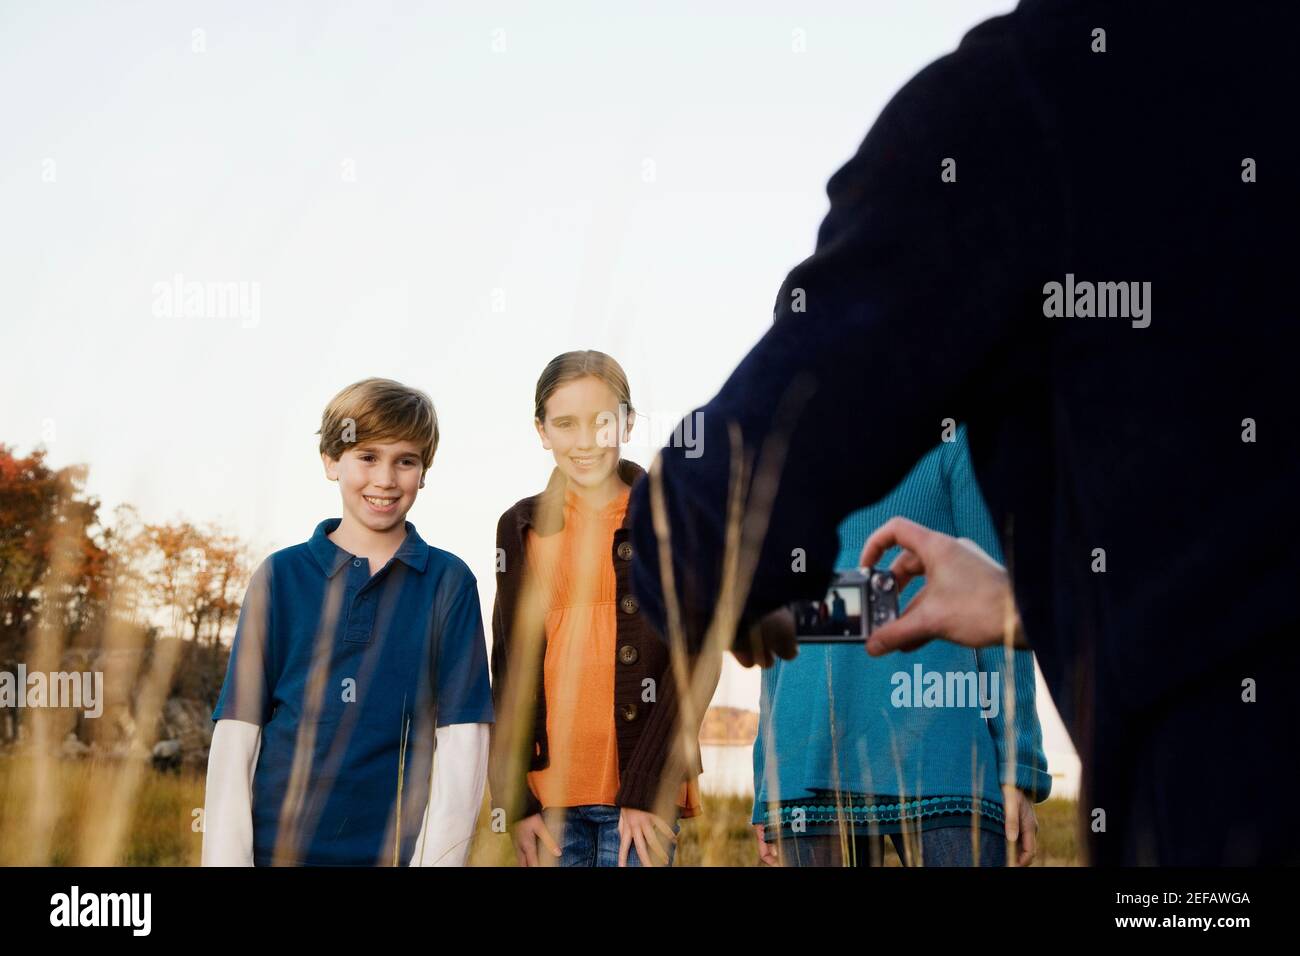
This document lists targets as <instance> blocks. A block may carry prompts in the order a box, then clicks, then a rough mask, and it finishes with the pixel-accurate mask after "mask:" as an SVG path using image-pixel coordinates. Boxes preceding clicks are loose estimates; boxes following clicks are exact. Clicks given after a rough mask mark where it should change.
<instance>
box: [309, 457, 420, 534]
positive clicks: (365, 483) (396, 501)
mask: <svg viewBox="0 0 1300 956" xmlns="http://www.w3.org/2000/svg"><path fill="white" fill-rule="evenodd" d="M321 461H322V462H323V463H324V465H325V476H326V477H327V478H329V479H331V480H333V481H337V482H338V483H339V493H340V495H342V497H343V514H344V518H345V519H351V521H353V522H355V523H356V524H357V525H359V526H360V527H362V528H365V529H367V530H369V531H374V532H383V531H391V530H392V529H393V528H394V527H401V526H402V522H403V521H405V520H406V513H407V512H408V511H410V510H411V506H412V505H413V504H415V496H416V495H417V494H418V493H419V490H420V488H421V487H422V486H423V485H424V462H423V461H422V460H421V458H420V450H419V448H417V447H416V445H415V443H414V442H409V441H395V442H377V441H367V442H361V443H359V444H357V446H356V447H355V448H349V449H348V450H347V451H345V452H344V453H343V456H342V457H341V458H339V459H337V460H335V459H333V458H330V457H329V455H321Z"/></svg>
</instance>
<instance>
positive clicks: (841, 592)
mask: <svg viewBox="0 0 1300 956" xmlns="http://www.w3.org/2000/svg"><path fill="white" fill-rule="evenodd" d="M791 610H792V611H793V613H794V623H795V636H796V637H862V636H864V631H863V630H862V588H861V587H857V586H854V585H847V586H846V585H832V586H831V587H830V588H829V589H828V590H827V591H826V596H825V597H824V598H822V599H821V600H820V601H795V602H794V603H793V604H792V605H791Z"/></svg>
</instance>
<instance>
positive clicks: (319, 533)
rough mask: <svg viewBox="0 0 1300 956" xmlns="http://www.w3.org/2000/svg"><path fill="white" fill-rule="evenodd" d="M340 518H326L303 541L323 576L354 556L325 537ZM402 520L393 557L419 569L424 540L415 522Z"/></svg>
mask: <svg viewBox="0 0 1300 956" xmlns="http://www.w3.org/2000/svg"><path fill="white" fill-rule="evenodd" d="M342 520H343V519H341V518H326V519H325V520H324V521H322V522H321V523H320V524H318V525H317V526H316V531H315V532H314V533H313V534H312V536H311V540H310V541H308V542H307V547H308V548H310V549H311V554H312V557H314V558H315V559H316V563H317V564H319V565H320V568H321V570H322V571H324V572H325V576H326V577H329V578H332V577H334V575H336V574H338V573H339V569H340V568H342V567H343V566H344V565H345V564H347V563H348V562H349V561H351V560H352V559H353V558H354V557H355V555H352V554H349V553H348V552H346V551H344V550H343V549H342V548H340V547H339V546H338V545H337V544H335V543H334V542H333V541H331V540H330V539H329V535H330V534H332V533H333V532H334V530H335V529H336V528H337V527H338V526H339V524H340V523H341V522H342ZM403 523H404V524H405V525H406V537H405V538H403V539H402V544H401V546H400V547H399V548H398V549H397V552H396V553H395V554H394V555H393V557H394V558H396V559H397V560H398V561H401V562H402V563H403V564H405V565H406V566H407V567H409V568H411V570H413V571H420V572H423V571H424V569H425V568H427V567H428V566H429V546H428V545H427V544H425V541H424V539H423V538H421V537H420V534H419V532H418V531H416V530H415V525H413V524H411V522H409V521H406V522H403Z"/></svg>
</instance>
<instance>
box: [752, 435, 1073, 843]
mask: <svg viewBox="0 0 1300 956" xmlns="http://www.w3.org/2000/svg"><path fill="white" fill-rule="evenodd" d="M953 438H954V440H953V441H950V442H941V443H940V444H939V445H938V446H937V447H936V448H934V449H933V450H932V451H930V452H929V453H928V454H927V455H926V456H925V457H924V458H922V459H921V461H920V462H918V463H917V465H916V466H915V467H914V468H913V469H912V471H911V472H910V473H909V474H908V475H907V477H906V478H904V479H903V481H902V482H901V483H900V484H899V486H898V487H897V488H895V489H894V490H893V491H892V492H891V493H890V494H889V495H887V496H886V497H885V498H884V499H882V500H881V501H879V502H877V503H876V504H874V505H872V506H870V507H867V508H863V509H861V510H859V511H857V512H854V513H853V514H851V515H849V516H848V517H847V518H846V519H845V520H844V521H843V522H842V523H841V524H840V527H839V535H840V554H839V557H838V559H837V561H836V567H837V568H838V569H841V570H845V569H850V568H854V567H856V566H857V564H858V557H859V555H860V554H861V553H862V548H863V543H864V542H865V540H866V538H867V536H868V535H869V534H870V533H871V532H872V531H874V530H875V529H876V528H877V527H878V526H880V525H882V524H884V523H885V522H886V521H887V520H888V519H889V518H892V517H894V516H895V515H902V516H904V517H907V518H910V519H912V520H914V521H916V522H918V523H920V524H922V525H925V526H926V527H929V528H933V529H935V530H938V531H943V532H946V533H949V534H953V535H957V536H961V537H967V538H971V539H973V540H974V541H975V542H976V543H977V544H979V545H980V546H981V547H982V548H983V549H984V550H985V551H987V552H988V553H989V554H990V555H992V556H993V557H994V558H995V559H999V560H1000V552H999V550H998V544H997V539H996V536H995V535H994V531H993V526H992V521H991V519H990V517H989V514H988V510H987V508H986V507H985V505H984V501H983V498H982V497H981V496H980V492H979V487H978V485H977V484H976V482H975V476H974V473H973V472H972V470H971V464H970V453H969V451H968V449H967V445H966V435H965V427H964V426H963V427H961V428H959V429H957V431H956V432H955V433H954V435H953ZM895 553H896V552H890V553H888V554H886V555H885V556H884V558H883V559H882V560H881V561H879V562H877V564H878V565H879V566H882V567H888V566H889V563H890V561H891V560H892V558H893V556H894V554H895ZM923 585H924V580H923V579H920V578H918V579H916V580H914V581H912V582H911V583H910V584H909V585H908V586H907V587H906V588H905V589H904V591H903V593H902V594H901V595H900V602H899V604H900V606H899V610H900V612H901V611H902V609H903V608H904V607H906V605H907V602H908V600H910V599H911V598H912V596H913V595H915V593H916V592H917V591H918V590H920V588H921V587H922V586H923ZM918 666H919V670H918ZM931 675H938V677H937V678H936V677H932V676H931ZM762 679H763V685H762V695H761V698H760V706H759V730H758V737H757V739H756V740H755V741H754V793H755V798H754V812H753V816H752V823H753V825H754V831H755V835H756V837H757V841H758V849H759V856H760V858H761V859H762V860H763V861H764V862H765V863H769V864H776V863H784V864H786V865H794V866H833V865H879V864H880V862H881V860H882V858H883V848H884V837H885V836H888V837H889V838H890V839H891V841H892V842H893V844H894V847H895V849H896V850H897V851H898V855H899V857H900V858H901V859H902V860H903V862H904V863H905V864H908V865H922V864H924V865H927V866H936V865H939V866H972V865H978V866H1002V865H1005V864H1006V862H1007V858H1006V842H1005V840H1006V839H1010V840H1011V842H1013V843H1017V844H1018V845H1019V852H1018V854H1017V858H1016V862H1017V863H1018V864H1019V865H1025V864H1027V863H1028V862H1030V860H1031V859H1032V858H1033V853H1034V846H1035V834H1036V830H1037V821H1036V818H1035V816H1034V811H1033V803H1034V802H1036V801H1041V800H1044V799H1046V798H1047V795H1048V793H1049V792H1050V790H1051V782H1052V781H1051V777H1050V776H1049V774H1048V773H1047V760H1046V757H1045V756H1044V754H1043V748H1042V730H1041V728H1040V726H1039V723H1038V716H1037V712H1036V710H1035V707H1034V664H1033V656H1032V653H1031V652H1029V651H1027V650H1018V651H1015V652H1013V655H1012V661H1011V665H1010V666H1008V665H1007V660H1006V652H1005V651H1004V650H1003V649H1002V648H1000V647H997V648H989V649H985V650H978V651H976V650H972V649H970V648H967V647H960V646H958V645H955V644H951V643H948V642H946V641H933V642H930V643H929V644H927V645H925V646H924V647H922V648H920V649H918V650H916V651H913V652H911V653H903V654H894V655H890V656H888V657H884V658H876V657H868V656H867V655H866V654H865V653H864V651H863V648H862V645H861V644H859V643H853V644H804V645H802V646H801V647H800V649H799V654H798V656H797V657H795V658H794V659H793V660H790V661H780V660H779V661H777V663H776V665H775V666H774V667H772V668H770V669H768V670H766V671H764V673H763V678H762ZM940 682H941V683H940ZM956 688H960V689H961V691H962V693H961V694H954V693H952V691H951V690H949V689H956ZM972 689H973V690H975V691H976V692H975V693H973V694H968V693H966V691H968V690H972Z"/></svg>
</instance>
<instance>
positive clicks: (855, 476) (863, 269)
mask: <svg viewBox="0 0 1300 956" xmlns="http://www.w3.org/2000/svg"><path fill="white" fill-rule="evenodd" d="M1013 17H1014V15H1009V16H1007V17H1000V18H997V19H995V20H991V21H989V22H987V23H985V24H982V25H981V26H979V27H977V28H976V29H975V30H973V31H971V33H969V34H968V35H967V36H966V37H965V38H964V40H963V42H962V44H961V45H960V47H959V48H958V49H957V50H956V51H954V52H953V53H952V54H950V55H948V56H946V57H944V58H942V59H941V60H939V61H937V62H936V63H934V64H931V65H930V66H929V67H927V68H926V69H925V70H923V71H922V72H921V73H920V74H918V75H917V76H916V77H915V78H913V80H911V81H910V82H909V83H908V84H907V85H906V86H905V87H904V88H903V89H902V90H901V91H900V92H899V93H898V94H897V95H896V96H895V97H894V98H893V100H892V101H891V102H890V103H889V105H888V106H887V107H886V108H885V110H884V112H883V113H882V114H881V115H880V117H879V119H878V120H877V122H876V123H875V125H874V126H873V128H872V129H871V131H870V132H869V133H868V135H867V137H866V139H865V140H864V141H863V143H862V145H861V147H860V148H859V150H858V152H857V154H856V155H855V156H854V157H853V158H852V159H851V160H850V161H849V162H848V163H847V164H846V165H845V166H844V167H843V168H842V169H840V170H839V171H838V172H837V173H836V174H835V175H834V176H833V177H832V178H831V180H830V183H829V185H828V187H827V193H828V196H829V198H830V212H829V213H828V214H827V216H826V218H825V220H824V221H823V223H822V226H821V229H820V230H819V233H818V237H817V247H816V252H815V254H814V255H813V256H812V257H810V258H809V259H807V260H805V261H804V262H803V263H801V264H800V265H799V266H797V267H796V268H795V269H794V270H793V271H792V272H791V273H790V275H789V277H788V278H787V279H786V281H785V283H784V284H783V286H782V288H781V290H780V293H779V295H778V298H777V315H776V321H775V322H774V324H773V326H772V327H771V329H770V330H769V331H768V332H767V334H766V335H764V336H763V337H762V339H760V340H759V342H758V343H757V344H756V345H755V346H754V347H753V348H752V349H751V350H750V352H749V354H748V355H746V356H745V357H744V359H743V361H741V363H740V365H739V367H738V368H737V369H736V370H735V371H734V372H733V373H732V375H731V377H730V378H729V379H728V380H727V382H726V383H725V384H724V385H723V387H722V390H721V391H720V392H719V393H718V394H717V395H716V396H715V397H714V398H713V400H712V401H710V402H709V403H708V404H707V405H705V406H704V407H703V408H702V409H699V410H698V411H699V413H700V416H699V417H698V418H696V419H695V422H696V431H697V433H698V432H699V431H700V430H701V429H702V434H703V438H704V442H703V448H702V453H699V449H698V447H697V448H695V449H689V448H685V447H674V446H673V445H672V444H671V443H670V445H669V446H668V447H666V448H664V449H663V450H662V451H661V453H660V456H659V459H658V461H657V463H656V466H655V468H656V470H657V471H658V477H659V479H661V480H662V488H663V492H664V497H665V503H666V509H667V513H668V518H669V521H668V532H669V539H670V541H669V543H670V546H671V549H672V551H671V553H672V563H673V572H674V575H673V576H674V581H675V589H676V592H677V595H678V598H679V603H680V606H681V611H682V614H683V623H684V625H685V632H686V633H685V636H686V638H687V641H688V646H690V647H691V648H693V649H694V648H697V647H698V645H699V643H700V641H701V639H702V636H703V634H704V631H705V628H706V627H707V625H708V622H709V620H710V616H711V614H712V613H713V610H714V607H715V605H716V602H717V598H718V595H719V593H720V592H721V591H722V587H723V583H724V582H723V580H722V578H723V549H724V541H725V537H726V525H727V521H726V513H727V511H726V509H727V500H728V487H729V483H730V481H731V476H732V472H733V466H734V465H736V464H738V461H737V460H736V459H735V458H734V454H733V449H732V438H733V434H734V436H735V437H736V438H738V439H739V443H740V447H741V449H742V450H741V455H742V456H743V457H745V458H747V459H749V460H750V461H751V462H752V467H751V468H750V470H749V472H748V476H747V477H746V479H745V480H744V481H743V482H742V483H740V484H739V486H738V487H739V494H740V495H741V501H742V503H743V510H744V512H745V515H746V519H745V520H746V521H749V522H753V525H752V528H751V530H752V532H753V533H752V534H751V535H750V542H751V543H752V542H755V541H758V540H759V537H760V536H759V532H760V531H765V533H763V534H762V535H761V550H759V551H758V559H757V563H756V566H755V567H754V573H753V576H752V582H750V583H751V586H750V588H749V590H748V596H747V600H746V602H745V604H744V608H743V613H742V614H741V617H740V621H741V628H742V629H743V628H744V627H745V626H747V624H749V623H752V622H753V621H755V620H756V619H757V618H758V617H760V616H761V615H762V614H763V613H765V612H766V611H768V610H771V609H774V608H776V607H778V606H779V605H781V604H783V603H785V602H787V601H789V600H791V599H792V598H795V597H801V596H802V597H813V596H816V595H819V594H821V593H824V588H825V586H826V584H827V582H828V581H829V578H830V574H831V571H832V569H833V565H834V561H835V557H836V554H837V551H838V547H839V543H838V539H837V536H836V526H837V525H838V523H839V521H840V520H841V519H842V518H843V517H844V516H845V515H847V514H848V513H850V512H851V511H853V510H855V509H856V508H859V507H862V506H865V505H867V504H870V503H871V502H873V501H876V500H878V499H879V498H881V497H883V496H884V495H885V493H886V492H888V491H889V490H890V489H891V488H892V487H894V486H895V485H896V484H897V483H898V482H899V481H900V480H901V479H902V478H903V476H904V475H905V474H906V473H907V471H908V469H909V468H910V467H911V465H912V464H914V463H915V462H916V461H917V459H919V458H920V457H921V455H922V454H924V453H925V452H926V451H927V450H928V449H929V448H931V447H933V445H934V444H935V443H936V441H938V440H939V438H940V431H941V428H942V422H943V420H944V419H945V418H952V419H956V420H957V421H963V420H966V418H967V417H968V414H969V413H970V412H971V411H972V410H973V406H974V405H975V404H976V403H979V402H994V401H996V400H997V394H996V388H990V387H986V384H985V383H986V382H988V381H989V380H991V379H992V380H996V374H997V370H996V367H995V365H994V363H995V362H1001V361H1005V358H1004V356H1005V355H1006V354H1007V352H1008V348H1007V343H1008V342H1009V341H1011V340H1012V339H1013V338H1014V337H1015V336H1016V335H1018V334H1019V328H1018V327H1019V326H1022V325H1024V324H1025V323H1028V322H1030V321H1032V320H1033V319H1034V317H1037V319H1038V322H1039V323H1041V322H1042V321H1043V319H1042V311H1041V308H1042V296H1041V285H1042V276H1043V275H1044V271H1043V267H1041V266H1038V265H1035V267H1034V268H1030V267H1029V265H1028V263H1027V259H1028V258H1029V257H1031V256H1035V255H1039V256H1041V255H1044V254H1046V250H1047V249H1048V248H1050V245H1051V244H1050V243H1049V242H1047V241H1046V240H1045V239H1044V238H1043V237H1042V236H1041V235H1038V234H1035V231H1037V232H1039V233H1041V232H1042V231H1043V230H1045V229H1047V228H1050V226H1045V225H1043V224H1044V223H1048V224H1050V223H1051V222H1053V221H1054V220H1059V215H1056V213H1055V212H1054V210H1056V209H1058V208H1059V199H1058V198H1057V197H1055V196H1054V195H1053V194H1052V193H1053V189H1052V188H1051V187H1050V184H1051V183H1053V182H1055V179H1054V177H1053V175H1052V172H1051V170H1052V167H1053V162H1054V160H1053V157H1052V156H1051V154H1050V152H1049V147H1048V144H1047V142H1046V138H1045V137H1044V136H1043V134H1042V132H1041V131H1040V130H1038V129H1037V128H1036V120H1035V118H1034V108H1033V103H1032V94H1031V92H1030V91H1029V90H1028V89H1026V88H1025V87H1024V85H1023V84H1022V80H1021V70H1022V68H1021V66H1020V64H1019V59H1018V57H1019V53H1018V48H1017V43H1016V42H1015V37H1014V31H1013V30H1012V28H1011V21H1012V19H1013ZM947 159H953V160H955V163H956V166H955V173H956V181H955V182H945V181H944V178H943V176H942V173H943V171H944V168H945V167H944V161H945V160H947ZM694 414H695V413H692V415H694ZM679 444H680V443H679ZM688 452H689V454H688ZM655 477H656V476H655V475H654V474H652V475H651V476H650V480H649V481H645V482H642V483H641V485H640V487H638V488H637V489H635V491H634V493H633V496H632V504H631V507H632V510H633V542H634V553H635V555H636V557H635V559H634V562H635V564H634V568H633V575H634V577H633V581H634V587H635V589H636V592H637V596H638V598H639V600H640V601H641V604H642V606H643V607H645V609H646V612H647V613H648V614H650V616H651V618H652V620H654V621H655V622H656V624H657V625H659V626H660V628H661V629H662V628H663V627H664V624H665V604H664V599H663V585H662V582H661V575H660V567H659V555H658V542H657V539H656V536H655V532H654V529H653V527H652V521H651V514H650V508H649V504H650V488H651V484H652V483H653V481H654V480H655ZM773 482H775V492H774V495H769V492H770V491H771V488H772V484H773ZM768 497H771V499H772V500H771V507H770V508H768V507H767V504H766V501H765V499H766V498H768ZM769 512H770V513H769ZM765 517H766V528H765V529H764V528H762V525H763V520H764V518H765ZM742 563H743V562H742ZM738 577H739V578H741V579H744V578H746V577H747V575H746V574H745V573H743V571H742V573H741V574H740V575H738ZM739 583H741V584H742V585H743V584H745V583H746V581H745V580H741V581H740V582H739Z"/></svg>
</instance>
